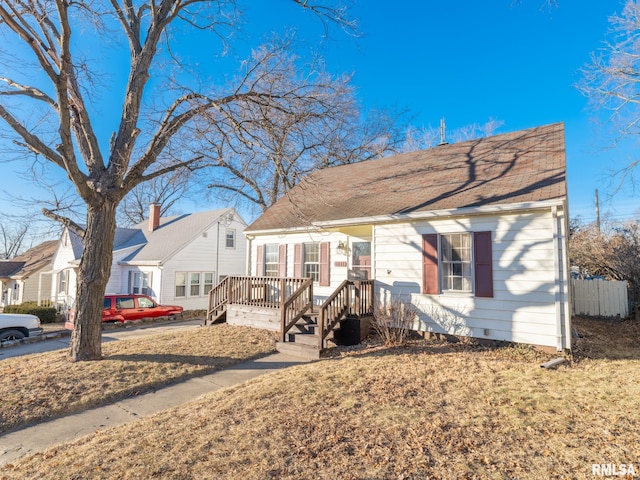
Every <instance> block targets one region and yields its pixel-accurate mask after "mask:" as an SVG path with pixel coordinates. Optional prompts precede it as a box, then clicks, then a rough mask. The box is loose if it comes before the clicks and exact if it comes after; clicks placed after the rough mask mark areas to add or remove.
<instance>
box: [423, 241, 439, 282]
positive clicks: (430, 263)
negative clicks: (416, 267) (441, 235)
mask: <svg viewBox="0 0 640 480" xmlns="http://www.w3.org/2000/svg"><path fill="white" fill-rule="evenodd" d="M422 293H429V294H437V293H439V287H438V235H437V234H435V233H430V234H427V235H422Z"/></svg>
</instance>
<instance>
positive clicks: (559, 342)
mask: <svg viewBox="0 0 640 480" xmlns="http://www.w3.org/2000/svg"><path fill="white" fill-rule="evenodd" d="M551 218H552V229H553V270H554V277H555V280H554V285H553V294H554V298H555V304H556V348H557V349H558V351H559V352H560V351H562V349H563V346H564V342H563V338H562V319H563V308H562V289H561V278H560V268H561V267H560V239H559V238H558V207H556V206H555V205H554V206H552V207H551Z"/></svg>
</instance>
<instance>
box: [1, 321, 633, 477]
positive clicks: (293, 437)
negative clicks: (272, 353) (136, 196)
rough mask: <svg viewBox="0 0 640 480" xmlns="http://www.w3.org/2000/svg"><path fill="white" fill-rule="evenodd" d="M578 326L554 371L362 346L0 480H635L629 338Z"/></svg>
mask: <svg viewBox="0 0 640 480" xmlns="http://www.w3.org/2000/svg"><path fill="white" fill-rule="evenodd" d="M574 325H575V327H576V331H577V332H578V333H580V334H581V335H582V336H581V337H580V338H577V343H578V345H577V348H576V351H575V355H574V358H573V361H572V362H571V363H568V364H565V365H563V366H560V367H559V368H558V369H556V370H545V369H541V368H540V364H541V362H543V361H544V360H546V359H548V358H550V357H548V356H544V355H541V354H537V353H536V352H534V351H532V350H530V349H528V348H525V347H511V348H501V349H486V348H481V347H477V346H474V345H471V344H456V345H452V344H446V343H438V342H424V341H416V342H413V343H412V344H410V345H408V346H407V347H403V348H394V349H384V348H381V347H379V346H373V345H371V344H369V345H365V346H363V347H361V348H351V349H345V350H342V351H335V352H334V354H333V356H332V357H331V358H326V359H324V360H322V361H320V362H316V363H312V364H307V365H302V366H297V367H292V368H289V369H286V370H282V371H279V372H276V373H274V374H270V375H265V376H262V377H258V378H256V379H254V380H252V381H250V382H248V383H245V384H242V385H239V386H236V387H232V388H228V389H225V390H221V391H218V392H216V393H213V394H210V395H206V396H203V397H201V398H200V399H198V400H196V401H193V402H191V403H189V404H186V405H184V406H181V407H179V408H174V409H171V410H166V411H164V412H160V413H158V414H156V415H154V416H152V417H148V418H146V419H143V420H140V421H138V422H135V423H130V424H127V425H123V426H120V427H116V428H112V429H108V430H104V431H100V432H96V434H94V435H91V436H87V437H85V438H83V439H81V440H78V441H76V442H74V443H71V444H67V445H62V446H58V447H54V448H51V449H49V450H47V451H45V452H43V453H40V454H37V455H33V456H31V457H28V458H24V459H22V460H20V461H19V462H16V463H15V464H14V465H10V466H6V467H4V468H2V469H0V478H7V479H14V478H21V479H22V478H47V479H58V478H78V479H80V478H82V479H84V478H91V479H103V478H104V479H116V478H117V479H120V478H122V479H152V478H161V479H165V478H166V479H204V478H215V479H238V478H242V479H243V480H250V479H271V478H273V479H316V478H327V479H336V478H337V479H409V478H415V479H427V478H435V479H494V478H495V479H534V480H539V479H547V478H557V479H584V478H590V479H592V478H595V477H593V476H592V464H593V463H608V464H611V463H613V464H623V463H624V464H628V463H633V464H634V465H635V468H636V469H638V470H640V430H639V428H638V427H639V425H640V409H639V408H638V398H640V349H638V338H639V337H638V334H639V333H640V329H639V328H638V325H636V324H635V323H633V322H621V323H610V322H598V321H591V320H577V321H576V322H575V324H574ZM597 335H606V338H605V339H601V338H598V337H597ZM612 351H613V352H615V353H611V352H612ZM638 470H636V473H638Z"/></svg>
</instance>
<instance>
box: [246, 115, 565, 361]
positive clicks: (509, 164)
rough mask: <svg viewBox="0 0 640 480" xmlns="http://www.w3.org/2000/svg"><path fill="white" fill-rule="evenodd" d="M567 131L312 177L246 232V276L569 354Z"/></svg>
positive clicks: (521, 134) (439, 326) (455, 330)
mask: <svg viewBox="0 0 640 480" xmlns="http://www.w3.org/2000/svg"><path fill="white" fill-rule="evenodd" d="M565 170H566V167H565V148H564V126H563V124H552V125H547V126H543V127H538V128H533V129H529V130H523V131H518V132H513V133H509V134H505V135H497V136H494V137H489V138H482V139H477V140H472V141H466V142H461V143H456V144H451V145H441V146H438V147H435V148H432V149H428V150H424V151H419V152H413V153H407V154H402V155H396V156H392V157H386V158H382V159H378V160H371V161H366V162H361V163H356V164H349V165H343V166H338V167H333V168H327V169H324V170H320V171H317V172H315V173H313V174H311V175H310V176H309V177H307V178H306V179H304V180H303V181H302V182H301V183H300V184H299V185H298V186H296V187H295V188H294V189H292V190H291V192H290V193H289V194H288V196H287V197H286V198H283V199H281V200H280V201H278V202H277V203H276V204H275V205H273V206H272V207H271V208H269V209H268V210H267V211H266V212H265V213H264V214H263V215H262V216H261V217H259V218H258V219H257V220H256V221H255V222H254V223H253V224H251V225H250V226H249V227H248V228H247V229H246V230H245V234H246V235H247V238H248V240H249V242H250V243H249V245H250V252H249V258H250V265H251V275H253V276H258V277H260V276H279V277H283V276H286V277H312V278H313V279H314V282H315V283H314V287H313V294H314V296H315V298H316V300H315V301H316V303H320V302H322V301H323V300H324V299H325V298H326V297H327V296H329V295H330V294H331V293H332V292H333V291H334V290H335V288H336V286H337V285H339V284H340V283H341V282H343V281H344V280H345V279H347V278H348V277H351V278H354V279H357V278H361V279H373V280H374V288H375V293H376V298H377V299H378V300H379V301H385V300H388V299H390V298H394V297H396V298H401V299H404V300H406V301H410V302H411V303H413V304H414V305H415V306H416V307H418V311H419V315H418V318H417V319H416V321H415V323H414V329H415V330H418V331H423V332H434V333H444V334H450V335H455V336H469V337H476V338H480V339H491V340H505V341H513V342H522V343H528V344H534V345H538V346H544V347H549V348H550V349H558V350H561V349H564V348H570V301H569V295H570V292H569V274H568V271H569V269H568V265H567V231H568V228H567V219H568V212H567V190H566V172H565Z"/></svg>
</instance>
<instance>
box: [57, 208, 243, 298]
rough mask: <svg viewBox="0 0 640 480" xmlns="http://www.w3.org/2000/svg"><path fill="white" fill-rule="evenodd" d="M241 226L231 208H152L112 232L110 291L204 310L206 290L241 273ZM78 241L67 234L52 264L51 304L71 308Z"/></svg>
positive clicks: (78, 249) (78, 258) (108, 288)
mask: <svg viewBox="0 0 640 480" xmlns="http://www.w3.org/2000/svg"><path fill="white" fill-rule="evenodd" d="M245 227H246V223H245V222H244V221H243V220H242V218H240V217H239V216H238V214H237V213H235V211H234V210H233V209H228V208H227V209H220V210H212V211H207V212H198V213H191V214H185V215H178V216H173V217H162V218H161V217H160V207H159V206H158V205H152V206H151V209H150V217H149V220H148V221H145V222H142V223H140V224H139V225H137V226H135V227H133V228H117V229H116V234H115V240H114V249H113V263H112V266H111V277H110V279H109V283H108V284H107V289H106V290H107V292H109V293H143V294H146V295H149V296H151V297H152V298H154V299H155V300H156V301H157V302H159V303H167V304H175V305H181V306H182V307H184V308H185V309H204V308H206V306H207V298H208V292H209V290H210V289H211V288H212V287H213V286H214V285H215V284H216V283H217V282H218V281H219V280H220V279H222V278H224V277H225V276H227V275H242V274H244V273H245V272H246V239H245V238H244V236H243V235H242V230H243V229H244V228H245ZM82 250H83V245H82V241H81V239H80V238H79V237H78V236H77V235H75V234H73V233H71V232H70V231H68V230H65V232H64V233H63V235H62V238H61V239H60V242H59V246H58V250H57V251H56V255H55V258H54V261H53V270H54V272H55V281H54V282H53V287H52V290H51V295H52V297H53V299H54V301H56V302H58V303H59V304H67V305H73V303H74V302H75V296H76V293H75V290H76V281H77V269H78V265H79V263H80V257H81V256H82Z"/></svg>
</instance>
